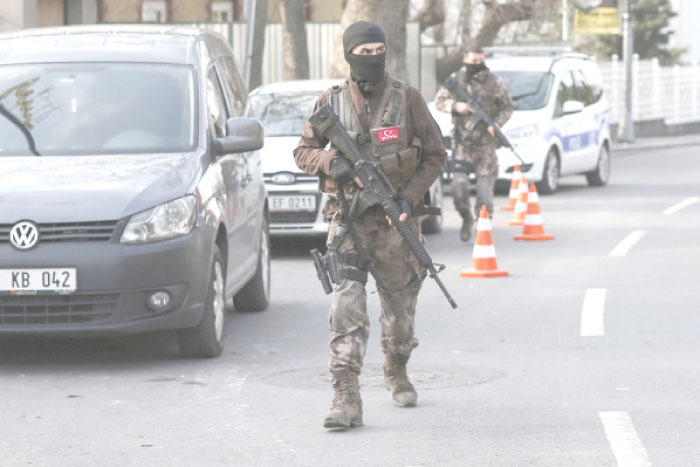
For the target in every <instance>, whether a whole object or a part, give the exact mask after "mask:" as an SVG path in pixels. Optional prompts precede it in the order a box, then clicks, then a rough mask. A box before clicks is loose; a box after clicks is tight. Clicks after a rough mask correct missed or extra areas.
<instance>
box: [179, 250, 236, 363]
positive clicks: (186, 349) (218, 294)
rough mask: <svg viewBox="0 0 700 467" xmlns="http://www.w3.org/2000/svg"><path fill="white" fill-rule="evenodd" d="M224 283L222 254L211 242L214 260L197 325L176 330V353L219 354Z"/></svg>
mask: <svg viewBox="0 0 700 467" xmlns="http://www.w3.org/2000/svg"><path fill="white" fill-rule="evenodd" d="M225 284H226V268H225V266H224V260H223V256H222V255H221V250H219V247H218V245H214V260H213V261H212V266H211V272H210V274H209V287H208V290H207V299H206V301H205V303H204V314H203V315H202V319H201V321H200V322H199V324H198V325H197V326H195V327H193V328H190V329H183V330H181V331H178V341H179V344H180V354H181V355H182V356H183V357H190V358H213V357H218V356H219V355H221V352H222V351H223V349H224V346H223V342H222V341H223V334H224V317H225V315H226V311H225V310H226V301H225V292H224V291H225Z"/></svg>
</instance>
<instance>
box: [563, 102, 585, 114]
mask: <svg viewBox="0 0 700 467" xmlns="http://www.w3.org/2000/svg"><path fill="white" fill-rule="evenodd" d="M579 112H583V102H580V101H566V102H564V106H563V107H562V111H561V113H562V115H569V114H575V113H579Z"/></svg>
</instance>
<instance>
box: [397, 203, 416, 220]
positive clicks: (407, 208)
mask: <svg viewBox="0 0 700 467" xmlns="http://www.w3.org/2000/svg"><path fill="white" fill-rule="evenodd" d="M396 202H397V203H399V207H400V208H401V212H402V213H403V214H406V218H405V219H402V217H403V214H402V215H401V217H400V218H399V220H402V221H405V220H406V219H408V218H409V217H411V214H413V206H411V203H409V202H408V201H407V200H405V199H403V198H399V199H397V200H396Z"/></svg>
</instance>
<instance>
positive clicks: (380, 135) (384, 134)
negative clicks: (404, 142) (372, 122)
mask: <svg viewBox="0 0 700 467" xmlns="http://www.w3.org/2000/svg"><path fill="white" fill-rule="evenodd" d="M400 137H401V135H400V133H399V127H397V126H394V127H391V128H380V129H379V130H377V141H379V142H380V143H386V142H389V141H396V140H397V139H399V138H400Z"/></svg>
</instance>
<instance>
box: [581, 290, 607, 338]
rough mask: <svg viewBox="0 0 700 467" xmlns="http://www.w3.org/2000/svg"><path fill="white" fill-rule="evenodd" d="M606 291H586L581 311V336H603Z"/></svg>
mask: <svg viewBox="0 0 700 467" xmlns="http://www.w3.org/2000/svg"><path fill="white" fill-rule="evenodd" d="M606 293H607V289H586V295H584V297H583V310H582V311H581V336H583V337H593V336H604V335H605V322H604V315H605V295H606Z"/></svg>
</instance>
